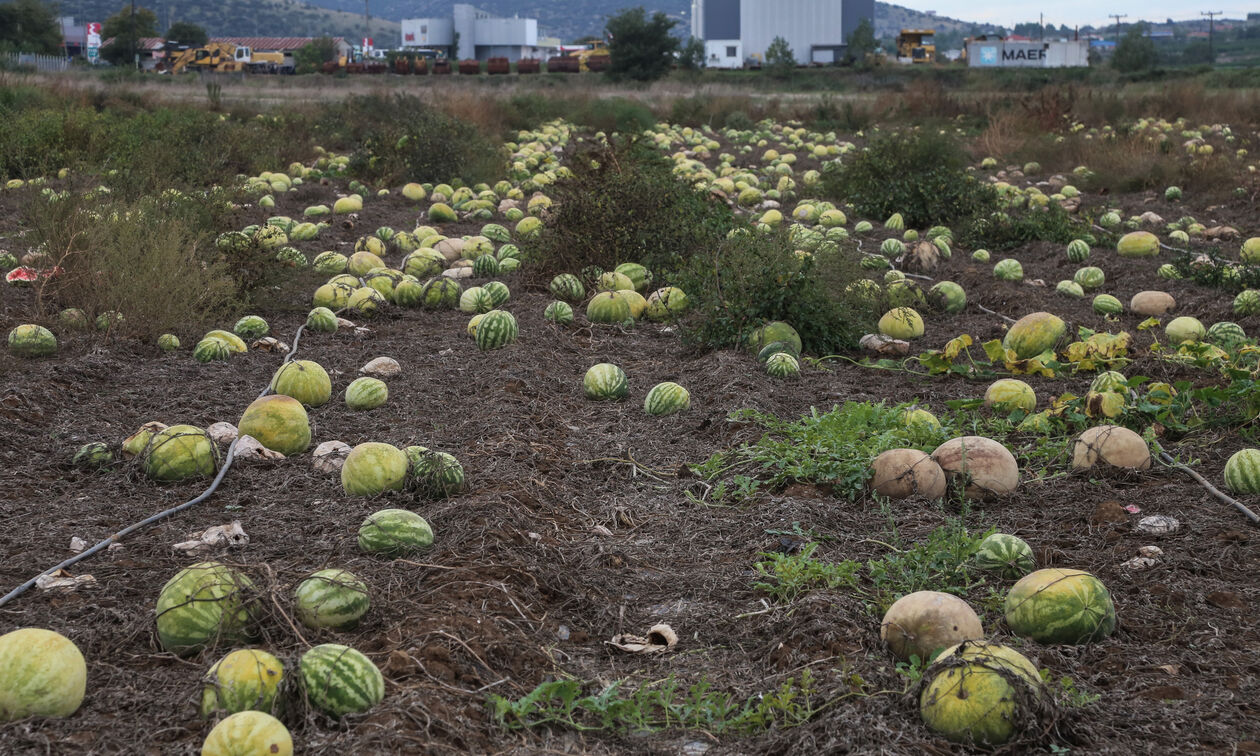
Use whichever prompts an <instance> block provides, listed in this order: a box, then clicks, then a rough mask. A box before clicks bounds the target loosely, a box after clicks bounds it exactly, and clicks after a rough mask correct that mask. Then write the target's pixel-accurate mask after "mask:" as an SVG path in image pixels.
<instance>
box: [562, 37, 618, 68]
mask: <svg viewBox="0 0 1260 756" xmlns="http://www.w3.org/2000/svg"><path fill="white" fill-rule="evenodd" d="M565 57H569V58H577V61H578V70H579V71H581V72H582V73H586V72H587V71H592V70H594V71H604V70H607V68H608V61H609V60H610V58H609V56H608V43H606V42H604V41H603V40H598V39H597V40H594V41H592V42H590V43H588V44H586V45H585V46H584V47H583V48H581V49H578V50H569V51H567V52H566V53H565ZM591 58H596V60H595V61H594V63H595V65H594V67H593V68H592V66H591V65H590V63H591Z"/></svg>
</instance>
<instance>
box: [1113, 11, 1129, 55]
mask: <svg viewBox="0 0 1260 756" xmlns="http://www.w3.org/2000/svg"><path fill="white" fill-rule="evenodd" d="M1108 16H1110V17H1111V18H1114V19H1115V20H1116V47H1119V46H1120V19H1122V18H1128V17H1129V14H1128V13H1110V14H1108Z"/></svg>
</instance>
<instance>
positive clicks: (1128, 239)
mask: <svg viewBox="0 0 1260 756" xmlns="http://www.w3.org/2000/svg"><path fill="white" fill-rule="evenodd" d="M1116 252H1117V253H1119V255H1120V256H1121V257H1154V256H1155V255H1158V254H1159V237H1157V236H1155V234H1152V233H1151V232H1150V231H1132V232H1130V233H1127V234H1125V235H1124V236H1122V237H1120V241H1118V242H1116Z"/></svg>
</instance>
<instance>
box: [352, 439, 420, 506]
mask: <svg viewBox="0 0 1260 756" xmlns="http://www.w3.org/2000/svg"><path fill="white" fill-rule="evenodd" d="M406 479H407V455H406V454H404V453H403V451H402V450H401V449H399V448H398V447H396V446H392V445H390V444H382V443H377V442H373V441H369V442H367V443H362V444H359V445H358V446H356V447H354V448H353V449H351V450H350V454H348V455H347V456H346V461H345V464H343V465H342V466H341V487H342V489H343V490H345V492H346V493H348V494H350V495H352V496H375V495H376V494H379V493H381V492H383V491H390V490H392V491H398V490H401V489H402V487H403V484H404V483H405V482H406Z"/></svg>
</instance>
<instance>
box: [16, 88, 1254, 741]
mask: <svg viewBox="0 0 1260 756" xmlns="http://www.w3.org/2000/svg"><path fill="white" fill-rule="evenodd" d="M445 117H446V116H443V118H445ZM266 119H267V116H265V115H262V116H256V115H249V114H238V113H227V114H223V115H218V114H213V115H208V116H207V121H206V129H208V130H211V129H219V128H232V129H239V132H233V133H235V134H238V135H240V136H241V138H257V139H264V138H278V139H281V140H282V139H283V135H284V132H285V130H286V129H289V130H290V131H291V133H292V135H293V136H292V141H293V144H292V145H288V146H284V147H283V148H277V150H276V153H275V154H276V155H277V157H276V162H275V164H274V165H270V166H269V167H266V168H265V169H261V170H257V169H256V168H257V164H250V168H254V169H255V170H244V169H243V166H244V165H245V164H243V163H242V164H236V163H230V162H229V163H225V165H226V166H227V167H225V168H224V170H226V171H228V172H230V173H236V172H237V171H238V168H239V169H240V170H239V172H240V175H239V176H237V177H236V178H232V177H231V176H226V178H223V179H222V180H216V181H214V182H208V181H207V182H202V183H201V184H198V182H197V181H196V180H195V179H189V178H188V177H187V176H182V177H180V180H179V181H176V180H175V179H173V178H172V179H171V183H170V185H168V186H167V187H166V188H160V187H157V186H154V187H152V188H151V190H148V191H140V192H136V191H132V190H134V187H135V184H134V183H132V184H129V185H128V186H129V187H130V190H129V189H128V188H124V186H123V183H122V180H123V178H125V176H124V175H123V174H125V173H126V171H125V169H118V168H117V166H115V165H112V164H108V163H104V164H100V165H93V164H90V163H81V164H75V165H65V166H56V165H54V166H47V165H42V166H40V168H39V170H35V169H31V168H29V167H27V168H22V167H20V166H19V167H17V168H15V167H14V166H13V165H10V166H9V168H8V169H7V170H9V173H8V174H7V175H6V176H5V180H6V181H7V184H6V185H5V187H4V189H3V190H0V250H3V251H0V267H2V268H3V270H4V273H5V274H6V283H5V284H3V285H0V328H2V329H3V331H4V332H5V333H6V334H8V341H7V347H6V351H5V353H4V355H3V358H0V502H3V504H2V506H3V512H4V515H5V523H6V527H5V529H4V532H3V534H0V553H3V554H4V555H5V558H4V560H3V562H2V563H0V583H2V585H0V593H7V592H8V591H10V590H11V589H17V588H18V587H19V586H23V584H24V583H25V582H26V581H32V580H34V579H36V578H39V580H38V581H37V582H36V583H35V584H33V585H31V586H29V587H27V588H26V589H25V590H23V591H22V592H20V593H15V594H11V595H9V596H5V597H4V598H3V599H0V720H2V721H3V724H0V752H3V753H6V754H35V753H41V754H44V753H54V754H61V753H102V754H115V753H117V754H122V753H126V754H197V753H201V754H206V755H207V756H218V755H220V754H242V755H243V754H251V755H252V754H264V753H268V754H273V753H280V754H284V753H310V754H342V753H355V754H376V753H382V754H383V753H434V754H446V753H461V754H462V753H479V754H480V753H484V754H490V753H512V754H543V753H547V754H559V753H565V754H578V753H582V754H688V755H689V756H695V755H698V754H785V753H793V754H796V753H801V754H804V753H898V754H900V753H969V752H985V751H995V750H996V751H1000V752H1010V753H1081V754H1133V753H1260V703H1258V701H1260V655H1257V649H1260V630H1258V629H1257V619H1260V615H1258V614H1257V612H1258V610H1260V583H1258V582H1257V575H1260V552H1258V550H1257V545H1258V544H1260V536H1258V533H1257V530H1256V525H1257V524H1258V523H1257V521H1256V516H1255V514H1254V512H1255V511H1256V510H1257V509H1260V449H1258V447H1260V441H1258V440H1257V438H1256V420H1257V417H1260V389H1257V387H1256V386H1257V384H1256V377H1257V375H1258V373H1260V348H1257V346H1256V337H1257V336H1260V238H1258V237H1260V209H1258V205H1257V198H1258V197H1260V175H1258V174H1257V167H1256V157H1255V153H1256V151H1257V150H1258V149H1260V132H1257V130H1256V129H1257V127H1258V124H1257V123H1254V122H1253V123H1245V122H1243V123H1231V124H1223V123H1200V122H1199V120H1201V119H1194V118H1190V119H1185V118H1182V119H1177V118H1166V117H1165V116H1164V115H1163V114H1161V113H1158V112H1151V113H1146V114H1144V117H1141V118H1134V119H1130V120H1126V121H1125V122H1123V123H1121V122H1116V123H1107V122H1085V121H1070V120H1069V121H1067V122H1064V123H1063V124H1062V125H1061V126H1056V127H1054V128H1051V129H1047V130H1045V131H1044V133H1039V134H1036V135H1030V136H1028V137H1027V139H1026V140H1024V141H1022V142H1021V143H1020V144H1019V145H1018V146H1011V147H1010V149H1009V151H1005V152H1002V153H999V154H994V153H993V152H992V151H991V148H992V147H993V145H994V144H996V142H994V141H993V139H992V137H993V129H992V127H990V128H989V129H988V130H986V128H985V126H984V125H983V124H976V123H973V122H966V121H964V120H963V119H961V118H960V119H954V120H948V119H946V120H930V121H929V120H926V119H925V120H923V121H922V122H918V121H915V120H904V119H899V120H896V121H893V120H890V121H889V122H888V123H875V124H871V125H870V126H869V127H867V128H862V129H850V130H845V129H839V128H835V127H829V126H831V125H830V124H820V123H811V122H808V121H794V120H789V119H765V120H761V121H755V122H754V121H752V120H751V119H749V118H747V117H744V118H742V119H727V122H725V123H714V124H684V123H675V122H670V121H669V120H668V119H662V120H660V121H659V122H658V123H656V124H655V125H653V126H650V127H648V128H646V129H644V130H642V131H641V132H640V133H638V134H635V135H631V134H628V133H612V132H607V133H606V132H605V131H601V130H599V129H598V128H594V127H592V126H589V125H584V124H580V123H574V122H569V121H566V120H563V119H560V120H546V121H541V122H539V123H536V124H534V125H533V126H532V127H531V128H527V129H521V130H508V131H505V132H503V133H498V134H496V135H495V138H496V140H497V142H496V144H495V145H494V149H491V150H490V151H489V152H488V153H486V154H482V155H478V156H474V157H477V158H479V159H483V160H482V162H485V160H484V158H486V157H487V155H488V156H489V157H490V158H491V159H490V160H489V163H490V164H491V168H490V169H489V172H488V173H487V172H486V171H484V170H479V169H477V168H476V166H475V164H474V162H469V161H465V162H463V163H460V162H455V163H449V164H448V163H442V162H441V161H437V162H434V160H435V159H434V156H435V155H437V154H438V152H437V151H440V150H442V149H445V147H443V145H442V144H441V143H437V142H434V141H432V139H429V141H425V140H426V138H427V137H431V133H430V134H428V135H427V136H426V133H425V132H424V130H423V128H422V129H421V130H420V131H416V130H414V128H413V130H410V131H408V130H406V129H405V128H404V129H403V130H402V131H398V132H389V131H382V132H380V133H378V132H372V131H370V130H369V131H367V132H365V133H362V134H358V135H357V136H355V138H354V139H351V140H349V141H345V140H343V141H341V142H339V143H336V144H334V143H332V142H330V143H328V146H327V148H325V147H324V146H317V145H316V144H314V143H310V144H308V143H307V141H304V140H305V139H306V137H305V135H299V134H298V126H297V125H296V122H292V123H290V124H289V125H287V126H286V125H285V124H283V123H279V125H277V124H274V123H273V124H270V125H268V123H266V122H265V121H266ZM433 123H436V122H433ZM219 124H222V125H219ZM430 125H431V126H432V123H430ZM81 127H82V126H81V124H80V125H79V126H77V127H76V128H81ZM66 128H67V129H69V126H67V127H66ZM432 128H434V129H436V128H437V127H436V126H432ZM443 128H445V127H443ZM66 133H67V134H69V133H70V132H69V131H67V132H66ZM207 133H210V132H209V131H208V132H207ZM386 137H387V138H386ZM986 137H989V139H987V140H986ZM66 139H69V136H67V137H66ZM355 140H357V141H355ZM50 143H51V142H50ZM207 143H208V142H207ZM418 143H422V146H421V147H417V148H415V149H414V150H413V149H412V147H413V146H414V145H416V144H418ZM187 144H188V145H189V146H188V147H187V149H188V150H190V151H193V150H198V149H203V150H204V149H208V148H207V147H206V146H205V144H202V145H201V146H198V145H197V144H195V143H192V142H189V143H187ZM452 149H454V148H452ZM229 152H230V151H229V150H227V149H226V148H224V155H225V156H227V157H225V158H224V160H225V161H230V160H233V159H235V158H234V157H231V156H230V155H228V153H229ZM483 152H484V151H483ZM441 154H443V155H445V154H446V153H441ZM288 158H292V159H288ZM391 161H393V162H392V163H391ZM435 165H436V166H438V167H437V168H434V167H433V166H435ZM224 175H226V174H224ZM382 358H384V359H382ZM225 468H226V472H224V469H225ZM1196 475H1197V476H1199V477H1198V478H1196V477H1195V476H1196ZM207 490H210V491H211V492H210V493H209V495H208V496H205V497H204V498H203V499H202V500H200V501H197V502H196V503H194V504H192V505H191V506H187V507H183V508H180V509H178V510H177V511H173V512H171V511H168V510H171V509H172V508H177V507H180V506H181V505H184V504H185V503H186V502H190V501H193V500H195V499H197V498H198V497H199V496H201V495H202V494H203V492H206V491H207ZM163 512H164V513H165V516H163V517H161V518H160V519H158V520H156V521H155V522H152V523H151V524H148V525H146V526H144V527H140V528H138V529H134V530H132V531H129V532H127V533H126V534H124V535H115V534H118V533H120V531H123V530H124V529H125V528H128V527H129V526H132V525H133V524H135V523H140V522H142V521H144V520H145V519H146V518H148V517H150V516H151V515H154V514H157V513H163ZM92 549H95V552H94V553H92V552H90V551H89V550H92ZM80 553H88V554H89V556H87V557H86V558H82V559H81V561H77V562H75V563H73V564H70V565H68V566H65V567H64V568H63V569H60V570H58V571H56V572H53V571H51V570H52V568H54V567H55V566H57V565H59V563H62V562H63V560H67V559H71V558H73V557H74V556H75V555H76V554H80Z"/></svg>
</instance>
